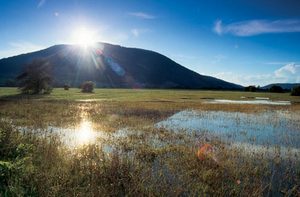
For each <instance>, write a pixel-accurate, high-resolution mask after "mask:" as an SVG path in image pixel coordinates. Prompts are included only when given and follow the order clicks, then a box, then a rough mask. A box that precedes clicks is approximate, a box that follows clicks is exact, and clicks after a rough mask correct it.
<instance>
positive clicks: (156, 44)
mask: <svg viewBox="0 0 300 197" xmlns="http://www.w3.org/2000/svg"><path fill="white" fill-rule="evenodd" d="M299 10H300V1H298V0H268V1H266V0H251V1H250V0H228V1H223V0H219V1H217V0H210V1H204V0H203V1H201V0H197V1H196V0H195V1H191V0H168V1H167V0H110V1H104V0H103V1H102V0H26V1H24V0H10V1H7V0H0V24H1V29H0V43H1V45H0V58H2V57H8V56H12V55H16V54H20V53H24V52H30V51H35V50H38V49H42V48H47V47H49V46H52V45H55V44H63V43H73V42H74V39H73V37H74V36H73V35H74V32H76V31H77V29H79V28H85V29H88V30H90V31H92V32H93V37H94V40H97V41H105V42H110V43H115V44H120V45H123V46H128V47H138V48H144V49H150V50H154V51H157V52H160V53H162V54H164V55H166V56H168V57H170V58H171V59H173V60H175V61H176V62H178V63H180V64H182V65H183V66H185V67H187V68H189V69H192V70H194V71H196V72H198V73H200V74H206V75H212V76H215V77H218V78H221V79H224V80H227V81H231V82H235V83H239V84H242V85H252V84H253V85H266V84H268V83H273V82H300V12H299Z"/></svg>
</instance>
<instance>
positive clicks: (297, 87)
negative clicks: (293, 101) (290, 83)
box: [291, 86, 300, 96]
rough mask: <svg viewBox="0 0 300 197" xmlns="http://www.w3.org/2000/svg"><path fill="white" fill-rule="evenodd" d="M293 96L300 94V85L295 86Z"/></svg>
mask: <svg viewBox="0 0 300 197" xmlns="http://www.w3.org/2000/svg"><path fill="white" fill-rule="evenodd" d="M291 95H292V96H300V86H295V87H294V88H293V89H292V92H291Z"/></svg>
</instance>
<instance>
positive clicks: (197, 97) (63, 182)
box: [0, 88, 300, 196]
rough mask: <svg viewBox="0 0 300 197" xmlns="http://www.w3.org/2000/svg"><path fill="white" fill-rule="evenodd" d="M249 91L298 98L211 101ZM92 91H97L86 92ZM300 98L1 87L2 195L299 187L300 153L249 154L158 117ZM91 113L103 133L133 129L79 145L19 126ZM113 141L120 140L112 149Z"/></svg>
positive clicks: (226, 192) (292, 192)
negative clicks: (25, 91) (165, 125)
mask: <svg viewBox="0 0 300 197" xmlns="http://www.w3.org/2000/svg"><path fill="white" fill-rule="evenodd" d="M241 96H246V97H269V98H270V99H274V100H290V101H293V102H294V103H293V104H292V105H291V106H268V105H228V104H205V103H203V100H204V99H203V98H215V99H236V100H239V99H240V97H241ZM88 99H96V100H94V101H93V102H86V101H79V100H88ZM298 102H299V97H291V96H290V95H289V94H288V93H284V94H281V93H280V94H277V93H249V92H230V91H189V90H127V89H96V90H95V93H92V94H85V93H81V92H80V90H79V89H70V90H69V91H65V90H63V89H54V91H53V93H52V94H50V95H37V96H36V95H30V96H20V95H18V91H17V90H16V89H15V88H0V196H267V195H268V194H269V195H279V196H281V195H282V196H297V195H299V193H300V185H299V183H300V159H299V155H298V156H297V155H290V156H289V157H288V158H287V159H284V158H283V157H281V156H280V155H279V154H276V155H275V156H274V157H271V158H270V157H267V156H265V155H263V154H260V153H254V152H253V153H252V152H251V153H247V154H246V153H245V152H244V151H243V150H242V149H239V148H233V147H230V146H228V145H227V144H226V143H225V142H222V141H220V140H219V139H216V138H212V139H210V140H209V141H208V142H207V140H206V139H205V138H204V136H202V134H201V132H200V134H199V135H195V136H194V135H192V136H187V135H185V134H184V133H173V132H168V131H167V130H165V129H158V128H155V127H153V125H154V124H155V123H157V122H159V121H161V120H164V119H166V118H168V117H169V116H171V115H173V114H174V113H176V112H178V111H181V110H185V109H196V110H213V111H232V112H244V113H254V114H255V113H258V112H263V111H276V110H278V111H282V110H284V111H288V112H289V113H294V114H295V117H296V118H297V116H296V115H297V114H300V105H299V103H298ZM83 119H88V120H90V121H91V122H92V123H93V128H94V129H95V130H97V131H102V132H104V133H108V134H111V133H114V132H115V131H117V130H118V129H124V128H126V129H128V130H130V131H133V133H132V134H131V135H129V136H127V137H125V138H120V139H118V140H113V139H112V140H111V139H109V140H107V139H98V140H99V143H98V144H90V145H85V146H78V147H76V148H70V147H68V146H66V145H65V144H64V143H63V142H62V141H61V139H60V138H59V136H54V137H51V138H49V137H43V136H44V135H42V136H40V137H39V136H37V135H34V134H32V133H30V132H25V133H21V132H19V131H18V128H19V126H25V127H27V128H28V129H29V131H37V130H36V129H42V130H41V132H42V134H46V133H48V132H51V131H50V130H49V129H48V127H49V126H57V127H62V128H68V127H76V126H78V125H79V124H80V122H81V121H82V120H83ZM292 123H293V122H292ZM299 132H300V128H299ZM155 143H158V145H157V144H155ZM159 143H161V144H163V146H160V144H159ZM204 143H210V144H211V145H212V146H214V147H215V148H216V149H217V157H218V162H217V163H216V162H215V161H214V160H212V159H211V158H210V157H207V158H206V159H205V160H200V159H199V158H198V157H197V150H198V148H199V146H200V145H202V144H204ZM106 146H111V147H114V148H113V150H112V151H110V152H107V151H106V149H105V148H106ZM266 147H268V145H266ZM272 177H275V178H272Z"/></svg>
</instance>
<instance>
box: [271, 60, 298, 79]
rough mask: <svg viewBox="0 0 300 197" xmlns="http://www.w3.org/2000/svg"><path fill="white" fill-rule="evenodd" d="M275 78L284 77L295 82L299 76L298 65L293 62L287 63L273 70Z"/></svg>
mask: <svg viewBox="0 0 300 197" xmlns="http://www.w3.org/2000/svg"><path fill="white" fill-rule="evenodd" d="M274 74H275V76H276V77H277V78H284V79H286V81H287V80H293V81H296V82H299V81H297V79H299V77H300V65H296V64H295V63H290V64H287V65H285V66H283V67H281V68H279V69H278V70H276V71H275V72H274Z"/></svg>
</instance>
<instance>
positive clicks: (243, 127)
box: [155, 110, 300, 149]
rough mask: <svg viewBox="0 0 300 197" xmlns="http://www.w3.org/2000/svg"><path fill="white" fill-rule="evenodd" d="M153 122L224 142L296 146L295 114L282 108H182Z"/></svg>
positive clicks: (299, 140)
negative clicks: (254, 110)
mask: <svg viewBox="0 0 300 197" xmlns="http://www.w3.org/2000/svg"><path fill="white" fill-rule="evenodd" d="M155 126H156V127H157V128H166V129H168V130H171V131H175V132H186V133H187V134H192V133H197V132H200V133H201V132H202V133H207V134H209V135H212V136H216V137H218V138H220V139H221V140H224V141H226V142H234V143H236V142H239V143H247V144H252V145H264V146H273V147H275V146H280V147H286V148H287V147H288V148H297V149H298V148H300V117H299V114H296V113H295V114H294V113H289V112H286V111H269V112H263V113H256V114H246V113H240V112H223V111H195V110H185V111H181V112H179V113H176V114H174V115H173V116H171V117H169V118H168V119H166V120H165V121H162V122H159V123H157V124H156V125H155Z"/></svg>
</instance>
